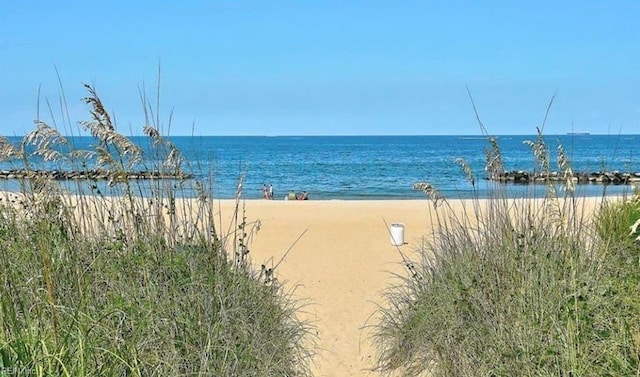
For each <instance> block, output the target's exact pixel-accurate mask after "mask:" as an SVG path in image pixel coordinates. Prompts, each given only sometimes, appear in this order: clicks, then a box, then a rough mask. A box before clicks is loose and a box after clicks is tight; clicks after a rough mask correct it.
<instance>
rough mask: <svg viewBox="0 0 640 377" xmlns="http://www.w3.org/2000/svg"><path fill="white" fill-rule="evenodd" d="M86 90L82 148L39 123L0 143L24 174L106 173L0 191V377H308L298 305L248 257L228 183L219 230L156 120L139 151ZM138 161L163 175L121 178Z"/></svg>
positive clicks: (309, 346) (202, 186) (200, 187)
mask: <svg viewBox="0 0 640 377" xmlns="http://www.w3.org/2000/svg"><path fill="white" fill-rule="evenodd" d="M86 89H87V91H88V97H87V98H85V99H84V102H85V103H86V104H87V105H88V106H89V113H90V115H91V116H90V119H89V120H87V121H83V122H81V123H80V126H81V127H82V128H83V129H84V130H85V131H86V132H88V133H90V134H91V135H92V136H93V137H94V140H95V145H94V148H93V149H92V150H76V149H74V147H73V145H72V142H71V141H70V140H68V139H66V138H65V137H64V136H62V135H61V134H60V133H59V132H58V130H57V129H56V128H55V127H51V126H49V125H47V124H46V123H44V122H42V121H37V122H36V127H35V129H34V131H33V132H31V133H29V134H28V135H26V136H25V137H24V138H23V139H22V141H21V143H19V144H16V145H14V144H12V143H11V142H10V141H9V140H8V139H6V138H1V140H0V147H1V149H2V150H1V151H0V158H1V159H2V161H5V162H8V163H11V164H13V165H14V166H17V167H18V168H19V169H21V170H24V171H26V172H35V171H37V170H40V169H48V170H51V169H54V168H56V169H60V170H64V169H69V168H73V169H79V170H85V171H88V170H95V171H100V172H103V173H104V174H105V176H104V178H103V179H102V180H97V179H77V180H73V181H71V182H70V183H69V182H67V183H69V184H70V185H71V186H72V187H71V190H69V185H67V186H65V187H63V185H61V184H60V183H58V182H57V181H54V180H50V179H43V178H41V177H31V178H29V177H28V176H29V174H27V177H25V178H21V179H20V180H19V182H20V186H19V187H20V189H19V190H18V192H7V193H4V194H3V195H0V198H1V199H2V201H1V202H0V269H1V270H2V274H1V275H0V328H1V330H0V375H29V376H205V375H206V376H211V375H215V376H305V375H309V374H310V372H309V367H308V364H309V361H310V357H311V355H312V353H313V339H312V338H311V337H310V335H309V334H310V333H311V326H310V325H309V324H308V323H305V322H303V321H301V320H299V319H298V318H297V315H296V313H297V311H298V310H299V309H300V306H301V303H300V301H297V300H295V299H293V298H292V295H291V292H290V290H287V289H285V288H284V287H283V286H282V285H281V284H280V282H279V281H278V280H277V277H276V274H275V271H273V270H271V269H268V268H266V267H264V268H262V269H254V267H253V266H252V264H251V263H250V261H249V257H248V255H249V252H250V250H249V246H248V245H249V239H250V237H252V235H253V234H254V233H255V231H256V228H257V226H258V225H259V224H255V223H254V224H251V223H248V222H247V220H246V216H245V214H244V211H243V201H242V180H241V178H239V187H238V193H237V196H236V207H235V211H236V215H235V220H234V221H233V222H232V223H230V224H225V226H224V229H219V228H220V227H221V225H222V224H221V221H220V219H216V216H217V215H218V213H217V211H216V207H215V201H214V200H213V199H212V198H211V195H210V194H209V192H210V189H211V184H212V181H213V177H211V176H208V177H207V181H202V180H197V179H189V180H186V179H183V178H180V177H184V176H183V175H181V174H178V173H180V172H182V171H183V170H184V169H187V168H188V166H186V165H187V161H185V160H184V159H183V158H182V156H181V154H180V151H178V150H177V149H176V148H175V146H174V145H173V144H172V143H171V142H170V141H169V140H167V139H165V138H163V137H162V135H161V134H160V132H159V131H158V129H159V126H158V125H157V124H154V123H156V119H157V122H159V118H157V117H153V116H147V122H148V123H147V125H146V126H145V127H144V133H145V134H146V135H147V136H148V137H149V141H150V145H151V146H152V148H151V149H150V150H151V151H152V152H151V154H152V155H153V156H152V157H153V158H151V159H150V158H148V157H149V156H148V155H145V153H143V150H142V148H141V147H140V146H138V145H135V144H134V143H132V142H131V140H130V139H128V138H127V137H126V136H124V135H122V134H120V133H119V132H118V131H117V129H116V127H115V125H114V124H113V123H112V121H111V117H110V115H109V113H108V112H107V110H106V109H105V106H104V105H103V103H102V101H101V100H100V98H99V97H98V95H97V93H96V92H95V90H94V89H93V88H92V87H91V86H86ZM148 110H149V112H150V113H153V112H151V111H150V108H149V109H148V108H147V105H146V102H145V114H147V111H148ZM150 161H151V162H150ZM140 167H143V168H144V169H145V170H146V171H153V172H160V173H162V174H165V175H173V176H174V177H176V178H175V179H157V180H148V181H144V182H142V181H140V180H136V179H130V178H128V175H127V174H128V172H130V171H132V170H133V169H140ZM216 221H217V222H216Z"/></svg>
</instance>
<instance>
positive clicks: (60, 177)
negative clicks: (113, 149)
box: [0, 169, 193, 181]
mask: <svg viewBox="0 0 640 377" xmlns="http://www.w3.org/2000/svg"><path fill="white" fill-rule="evenodd" d="M36 178H41V179H50V180H55V181H68V180H92V181H100V180H105V181H106V180H111V179H118V180H122V179H129V180H139V179H191V178H193V174H188V173H182V172H179V173H167V172H158V171H150V170H142V171H134V172H112V171H106V170H72V171H65V170H26V169H13V170H0V179H36Z"/></svg>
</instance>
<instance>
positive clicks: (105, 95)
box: [0, 0, 640, 135]
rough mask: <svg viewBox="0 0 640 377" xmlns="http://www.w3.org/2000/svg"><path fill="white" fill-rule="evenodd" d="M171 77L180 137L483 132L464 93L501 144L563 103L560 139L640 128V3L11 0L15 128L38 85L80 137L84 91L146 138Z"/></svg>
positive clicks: (7, 24)
mask: <svg viewBox="0 0 640 377" xmlns="http://www.w3.org/2000/svg"><path fill="white" fill-rule="evenodd" d="M62 4H64V5H62ZM158 67H160V69H161V74H160V91H161V95H160V97H161V100H160V110H161V111H160V115H161V123H162V129H163V131H164V132H169V133H170V134H172V135H191V134H194V135H386V134H405V135H413V134H421V135H423V134H426V135H430V134H434V135H446V134H478V133H479V128H478V126H477V124H476V122H475V118H474V115H473V109H472V107H471V104H470V101H469V98H468V95H467V92H466V87H467V86H468V87H469V89H470V91H471V92H472V94H473V96H474V99H475V102H476V105H477V106H478V109H479V112H480V116H481V118H482V120H483V122H484V124H485V125H486V127H487V128H488V130H489V132H491V133H494V134H531V133H534V132H535V127H536V126H539V125H540V124H541V122H542V119H543V117H544V112H545V109H546V107H547V104H548V102H549V100H550V98H551V97H552V96H553V95H554V93H555V94H556V98H555V101H554V104H553V107H552V109H551V113H550V116H549V119H548V122H547V125H546V128H545V132H546V133H549V134H553V133H565V132H567V131H571V130H572V129H573V130H575V131H590V132H591V133H603V134H617V133H635V134H637V133H640V1H636V0H628V1H622V0H602V1H589V0H580V1H578V0H573V1H570V0H565V1H544V0H541V1H507V0H505V1H493V0H490V1H456V0H453V1H426V0H424V1H376V0H370V1H330V0H326V1H313V0H307V1H302V0H297V1H264V0H262V1H153V2H152V1H104V2H92V1H82V2H80V1H65V2H60V1H45V0H43V1H35V0H22V1H5V2H3V3H2V4H1V5H0V134H3V135H22V134H24V133H26V132H28V131H29V130H30V129H31V128H32V127H33V120H34V119H35V118H36V116H37V110H38V106H37V103H38V88H40V92H41V94H40V119H42V120H43V121H45V122H47V123H55V124H57V125H58V126H59V128H61V129H63V130H64V132H65V133H71V132H73V133H77V128H76V122H77V121H80V120H85V119H87V117H88V112H87V108H86V106H85V105H84V104H83V103H82V102H81V98H82V97H84V96H85V94H86V93H85V92H84V89H83V87H82V83H90V84H93V85H95V87H96V89H97V91H98V93H99V95H100V96H101V98H102V100H103V101H104V103H105V105H106V107H107V108H108V109H109V110H110V111H111V112H112V114H113V115H114V118H115V119H116V122H117V127H118V128H119V130H120V131H122V132H123V133H125V134H139V133H140V132H141V128H142V126H143V124H144V116H143V111H142V104H141V100H140V90H142V89H143V88H144V90H145V91H146V92H147V95H148V96H149V97H150V98H151V99H153V100H155V97H156V87H157V81H158ZM56 68H57V71H58V72H59V75H60V79H61V82H62V88H63V90H64V98H66V103H67V105H66V108H67V109H68V111H69V118H68V119H69V120H64V118H63V117H62V115H61V114H62V112H61V107H64V106H61V98H62V90H61V87H60V85H59V83H58V77H57V74H56ZM49 107H50V108H51V109H52V111H49ZM171 113H172V114H173V115H172V117H171V122H169V119H170V114H171ZM169 123H170V129H169Z"/></svg>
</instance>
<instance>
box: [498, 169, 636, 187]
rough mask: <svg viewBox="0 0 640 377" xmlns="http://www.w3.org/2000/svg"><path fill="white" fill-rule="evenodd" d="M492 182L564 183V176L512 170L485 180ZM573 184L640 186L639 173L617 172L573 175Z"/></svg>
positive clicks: (552, 173)
mask: <svg viewBox="0 0 640 377" xmlns="http://www.w3.org/2000/svg"><path fill="white" fill-rule="evenodd" d="M487 179H490V180H493V181H498V182H504V183H520V184H530V183H547V182H558V183H560V182H564V181H565V179H566V178H565V176H564V174H563V173H558V172H551V173H548V174H547V173H540V172H534V173H532V172H527V171H522V170H517V171H516V170H514V171H510V172H504V173H499V174H496V175H495V176H493V177H490V178H487ZM572 179H573V182H574V183H577V184H602V185H631V184H640V172H635V173H622V172H619V171H612V172H605V171H600V172H591V173H584V172H583V173H574V174H573V178H572Z"/></svg>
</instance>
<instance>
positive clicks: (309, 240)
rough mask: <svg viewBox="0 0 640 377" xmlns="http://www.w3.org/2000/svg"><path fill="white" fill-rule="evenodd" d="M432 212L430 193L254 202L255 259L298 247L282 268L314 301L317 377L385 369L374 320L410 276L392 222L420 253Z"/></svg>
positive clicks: (227, 204) (250, 209) (225, 214)
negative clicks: (392, 289) (386, 295)
mask: <svg viewBox="0 0 640 377" xmlns="http://www.w3.org/2000/svg"><path fill="white" fill-rule="evenodd" d="M583 202H584V204H585V205H584V206H583V205H582V204H581V205H580V206H581V207H582V208H584V209H585V210H587V211H591V210H592V209H593V208H595V205H596V204H597V203H600V202H601V198H600V199H597V198H593V199H587V200H584V201H583ZM449 204H450V206H451V208H452V209H453V210H454V211H455V212H458V213H460V211H461V210H462V208H463V207H464V206H466V207H467V208H469V206H471V204H470V202H466V203H465V201H461V200H457V201H456V200H454V201H450V202H449ZM220 208H221V212H222V216H221V218H222V219H223V223H224V222H225V221H226V225H225V224H223V231H224V229H226V228H225V226H226V227H228V224H229V221H230V216H231V215H230V214H231V213H232V211H233V208H234V202H233V201H222V202H221V204H220ZM432 211H433V205H432V202H430V201H429V200H426V199H425V200H384V201H346V200H345V201H342V200H331V201H312V200H310V201H282V200H274V201H269V200H247V201H246V214H247V220H248V221H249V222H252V221H256V220H258V219H259V220H260V230H259V231H258V233H257V234H256V235H255V237H254V238H253V240H252V245H251V258H252V261H253V263H255V264H257V265H258V266H259V265H260V264H261V263H264V262H265V261H272V262H273V263H277V262H278V261H280V260H281V258H283V256H284V255H285V253H286V252H287V250H288V249H290V248H291V250H290V252H289V253H288V254H287V255H286V258H285V259H284V260H283V262H282V263H281V264H280V265H279V267H278V269H277V273H278V278H279V279H280V280H281V281H284V282H285V284H286V285H285V286H286V287H288V288H289V289H292V288H294V287H297V288H296V291H295V297H298V298H301V299H306V300H308V303H309V305H308V306H306V307H305V310H304V312H303V313H301V318H303V319H306V320H310V321H312V322H313V324H314V325H315V326H316V328H317V345H318V350H317V355H316V357H315V359H314V363H313V365H312V371H313V372H314V375H315V376H377V375H379V374H378V373H377V372H374V371H372V370H371V368H372V367H373V366H374V360H375V349H374V347H373V344H372V340H371V338H370V332H369V331H368V329H367V328H366V326H367V325H368V324H371V323H372V319H371V316H372V314H374V313H375V311H376V308H377V306H376V305H377V304H382V303H383V300H382V299H381V297H380V292H382V291H383V290H384V289H385V288H386V287H388V286H389V285H390V284H392V283H393V282H394V279H395V278H394V277H393V275H392V274H393V273H401V274H404V268H403V266H402V257H401V255H400V253H399V252H398V248H397V247H396V246H393V245H392V244H391V242H390V241H391V240H390V232H389V229H388V228H387V226H388V225H391V224H392V223H396V222H397V223H402V224H404V242H405V243H404V244H403V245H402V246H400V250H401V251H402V252H403V253H404V254H405V255H407V256H409V257H412V256H413V257H415V256H416V250H417V248H418V247H419V246H420V244H421V241H422V238H423V236H425V235H427V234H428V233H429V231H430V228H431V219H430V213H433V212H432ZM385 222H386V224H385ZM303 233H304V234H303ZM301 235H302V237H301V238H300V239H299V241H298V242H297V243H296V240H297V239H298V238H299V237H300V236H301ZM294 243H295V244H294ZM396 281H397V280H396Z"/></svg>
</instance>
